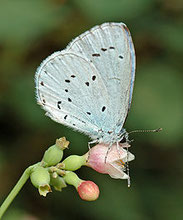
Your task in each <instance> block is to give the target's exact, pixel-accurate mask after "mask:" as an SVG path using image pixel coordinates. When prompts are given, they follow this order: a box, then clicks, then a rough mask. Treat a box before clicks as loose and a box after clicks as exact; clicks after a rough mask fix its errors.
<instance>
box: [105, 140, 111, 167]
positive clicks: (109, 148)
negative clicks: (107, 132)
mask: <svg viewBox="0 0 183 220" xmlns="http://www.w3.org/2000/svg"><path fill="white" fill-rule="evenodd" d="M111 147H112V143H110V144H109V147H108V149H107V153H106V155H105V163H106V162H107V156H108V154H109V151H110V150H111Z"/></svg>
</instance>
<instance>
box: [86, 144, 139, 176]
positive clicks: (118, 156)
mask: <svg viewBox="0 0 183 220" xmlns="http://www.w3.org/2000/svg"><path fill="white" fill-rule="evenodd" d="M124 147H125V148H127V147H128V148H129V147H130V145H129V144H128V143H123V144H121V143H120V144H119V147H118V148H117V146H116V144H113V145H112V147H111V149H110V150H109V152H108V154H107V151H108V148H109V145H108V144H103V143H102V144H97V145H96V146H94V147H92V148H91V149H90V151H89V152H88V153H87V155H86V156H88V162H87V164H86V165H87V166H89V167H91V168H92V169H94V170H96V171H97V172H99V173H104V174H109V175H110V176H111V177H112V178H115V179H128V178H129V176H128V175H127V174H126V173H125V172H124V171H125V163H126V162H127V161H131V160H134V158H135V157H134V155H133V154H131V153H130V152H128V155H127V150H125V149H124ZM106 155H107V158H106Z"/></svg>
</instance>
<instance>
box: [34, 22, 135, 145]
mask: <svg viewBox="0 0 183 220" xmlns="http://www.w3.org/2000/svg"><path fill="white" fill-rule="evenodd" d="M134 75H135V53H134V48H133V43H132V40H131V37H130V34H129V31H128V30H127V28H126V26H125V25H124V24H122V23H105V24H103V25H100V26H96V27H94V28H93V29H91V30H90V31H87V32H85V33H84V34H82V35H80V36H79V37H77V38H76V39H75V40H73V41H72V42H71V44H69V46H68V47H67V48H66V50H63V51H61V52H56V53H54V54H52V55H51V56H50V57H48V58H47V59H46V60H45V61H43V63H42V64H41V65H40V67H39V69H38V71H37V73H36V88H37V100H38V103H39V104H40V105H41V106H42V107H43V108H44V109H45V110H46V112H47V115H48V116H50V117H51V118H52V119H53V120H55V121H57V122H59V123H62V124H64V125H67V126H69V127H72V128H74V129H76V130H78V131H80V132H83V133H85V134H87V135H89V136H90V137H91V138H92V139H100V141H104V142H116V141H117V139H116V136H115V135H116V134H118V133H119V132H120V130H121V129H122V127H123V124H124V121H125V118H126V116H127V113H128V110H129V107H130V103H131V98H132V91H133V82H134ZM109 134H110V136H109ZM111 135H112V136H111ZM110 139H111V140H110Z"/></svg>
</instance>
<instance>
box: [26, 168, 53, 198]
mask: <svg viewBox="0 0 183 220" xmlns="http://www.w3.org/2000/svg"><path fill="white" fill-rule="evenodd" d="M30 179H31V182H32V184H33V185H34V186H35V187H36V188H38V190H39V194H40V195H42V196H46V194H47V193H48V192H51V188H50V186H49V183H50V174H49V172H48V171H47V170H46V169H45V168H43V167H41V166H38V167H35V168H34V169H33V171H32V173H31V175H30Z"/></svg>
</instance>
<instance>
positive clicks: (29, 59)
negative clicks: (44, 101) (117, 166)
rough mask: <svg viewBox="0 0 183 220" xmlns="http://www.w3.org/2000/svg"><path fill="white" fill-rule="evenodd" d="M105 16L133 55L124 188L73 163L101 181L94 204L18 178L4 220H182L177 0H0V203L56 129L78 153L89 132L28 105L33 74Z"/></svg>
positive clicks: (181, 9) (182, 91)
mask: <svg viewBox="0 0 183 220" xmlns="http://www.w3.org/2000/svg"><path fill="white" fill-rule="evenodd" d="M107 21H115V22H121V21H122V22H124V23H126V24H127V26H128V28H129V29H130V31H131V34H132V37H133V41H134V44H135V49H136V55H137V71H136V81H135V88H134V94H133V102H132V107H131V111H130V113H129V115H128V119H127V121H126V124H125V128H126V129H127V130H128V131H131V130H134V129H154V128H158V127H162V128H163V131H162V132H160V133H149V134H143V133H141V134H134V135H133V136H131V139H134V142H133V143H132V147H131V148H130V151H131V152H132V153H133V154H135V155H136V160H134V161H133V162H131V163H130V173H131V181H132V186H131V188H127V183H126V181H122V180H114V179H111V178H110V177H109V176H107V175H102V174H99V173H96V172H95V171H93V170H91V169H89V168H82V169H80V170H79V172H78V174H79V176H80V177H81V178H82V179H89V180H93V181H94V182H95V183H96V184H97V185H99V187H100V191H101V194H100V197H99V199H98V200H97V201H96V202H84V201H82V200H81V199H80V198H79V196H78V194H77V193H76V191H75V189H74V188H73V187H72V186H69V187H67V188H65V189H64V190H63V192H61V193H59V192H55V191H54V192H53V193H50V194H48V196H47V197H46V198H42V197H40V196H39V194H38V192H37V190H36V189H35V188H34V187H33V186H32V185H31V184H30V182H29V183H26V185H25V186H24V188H23V190H22V191H21V192H20V194H19V195H18V197H17V198H16V199H15V200H14V202H13V204H12V205H11V207H10V208H9V209H8V211H7V213H6V215H5V217H4V219H7V220H11V219H13V220H16V219H24V220H29V219H30V220H38V219H44V220H48V219H54V220H57V219H64V220H68V219H81V220H83V219H84V220H90V219H96V220H99V219H100V220H101V219H102V220H103V219H113V220H118V219H124V220H146V219H150V220H151V219H153V220H154V219H161V220H162V219H166V220H171V219H176V220H182V219H183V166H182V158H183V150H182V149H183V148H182V143H183V137H182V130H183V113H182V112H183V102H182V99H183V85H182V84H183V75H182V69H183V62H182V57H183V43H182V41H183V1H181V0H174V1H172V0H135V1H134V0H70V1H69V0H31V1H30V0H1V1H0V77H1V78H0V125H1V126H0V129H1V131H0V180H1V181H0V192H1V193H0V201H3V199H4V198H5V197H6V196H7V194H8V193H9V191H10V189H11V188H12V187H13V186H14V184H15V183H16V181H17V180H18V179H19V177H20V175H21V174H22V172H23V171H24V169H25V168H26V167H28V166H29V165H31V164H33V163H35V162H37V161H39V160H40V159H41V157H42V155H43V153H44V151H45V150H46V149H47V147H49V146H50V145H52V144H53V143H54V142H55V139H56V138H59V137H61V136H65V137H66V138H67V139H68V140H69V141H70V142H71V144H70V148H69V150H66V151H65V156H67V155H70V154H79V155H81V154H83V153H85V152H86V151H87V150H88V148H87V141H88V138H87V137H86V136H83V135H81V134H79V133H77V132H74V131H72V130H70V129H68V128H65V127H64V126H62V125H60V124H57V123H55V122H53V121H52V120H51V119H50V118H48V117H46V116H45V115H44V114H45V112H44V111H43V110H41V108H40V106H38V105H37V104H36V99H35V88H34V87H35V84H34V74H35V71H36V68H37V67H38V66H39V64H40V63H41V61H42V60H43V59H45V58H46V57H47V56H48V55H50V54H51V53H53V52H55V51H58V50H62V49H64V48H65V47H66V45H67V44H68V43H69V42H70V41H71V40H72V39H73V38H75V37H76V36H77V35H79V34H81V33H82V32H84V31H86V30H87V29H89V28H91V27H93V26H94V25H97V24H101V23H103V22H107Z"/></svg>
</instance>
